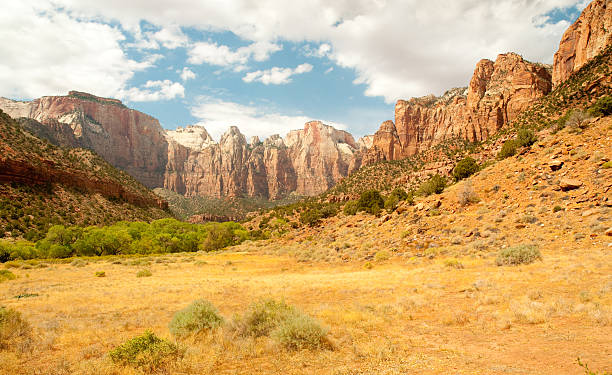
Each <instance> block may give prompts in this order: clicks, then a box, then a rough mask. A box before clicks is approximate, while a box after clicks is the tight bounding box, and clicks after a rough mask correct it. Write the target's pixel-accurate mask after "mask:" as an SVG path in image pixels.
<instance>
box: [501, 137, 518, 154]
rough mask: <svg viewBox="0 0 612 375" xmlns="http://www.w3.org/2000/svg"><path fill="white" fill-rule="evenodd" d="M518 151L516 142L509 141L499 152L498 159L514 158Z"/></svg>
mask: <svg viewBox="0 0 612 375" xmlns="http://www.w3.org/2000/svg"><path fill="white" fill-rule="evenodd" d="M516 149H517V143H516V141H515V140H514V139H509V140H507V141H506V142H504V144H503V145H502V148H501V150H500V151H499V154H497V157H498V158H500V159H506V158H509V157H511V156H514V155H515V154H516Z"/></svg>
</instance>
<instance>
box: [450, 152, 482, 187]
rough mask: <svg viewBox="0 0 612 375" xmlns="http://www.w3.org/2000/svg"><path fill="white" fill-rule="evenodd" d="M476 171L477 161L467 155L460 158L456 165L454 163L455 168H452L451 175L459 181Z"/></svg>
mask: <svg viewBox="0 0 612 375" xmlns="http://www.w3.org/2000/svg"><path fill="white" fill-rule="evenodd" d="M476 172H478V163H477V162H476V160H474V158H471V157H467V158H465V159H461V160H460V161H459V162H458V163H457V165H455V168H453V177H454V178H455V180H456V181H459V180H463V179H464V178H468V177H470V176H471V175H473V174H474V173H476Z"/></svg>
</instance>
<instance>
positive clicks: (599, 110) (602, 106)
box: [589, 95, 612, 116]
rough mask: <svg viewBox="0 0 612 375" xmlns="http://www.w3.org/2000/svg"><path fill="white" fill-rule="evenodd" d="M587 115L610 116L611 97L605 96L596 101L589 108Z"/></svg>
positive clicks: (611, 108)
mask: <svg viewBox="0 0 612 375" xmlns="http://www.w3.org/2000/svg"><path fill="white" fill-rule="evenodd" d="M589 114H590V115H592V116H610V115H612V96H610V95H606V96H602V97H601V98H599V99H597V102H595V104H593V106H592V107H591V108H589Z"/></svg>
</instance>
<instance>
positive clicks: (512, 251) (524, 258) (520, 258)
mask: <svg viewBox="0 0 612 375" xmlns="http://www.w3.org/2000/svg"><path fill="white" fill-rule="evenodd" d="M538 259H539V260H541V259H542V254H541V253H540V250H539V249H538V247H537V246H535V245H518V246H513V247H509V248H507V249H503V250H501V251H500V252H499V254H498V255H497V259H496V260H495V263H496V264H497V265H498V266H504V265H518V264H529V263H533V262H535V261H536V260H538Z"/></svg>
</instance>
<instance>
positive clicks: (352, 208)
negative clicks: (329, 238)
mask: <svg viewBox="0 0 612 375" xmlns="http://www.w3.org/2000/svg"><path fill="white" fill-rule="evenodd" d="M358 210H359V203H357V201H349V202H346V204H345V205H344V209H343V210H342V211H343V212H344V214H345V215H355V214H356V213H357V211H358Z"/></svg>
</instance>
